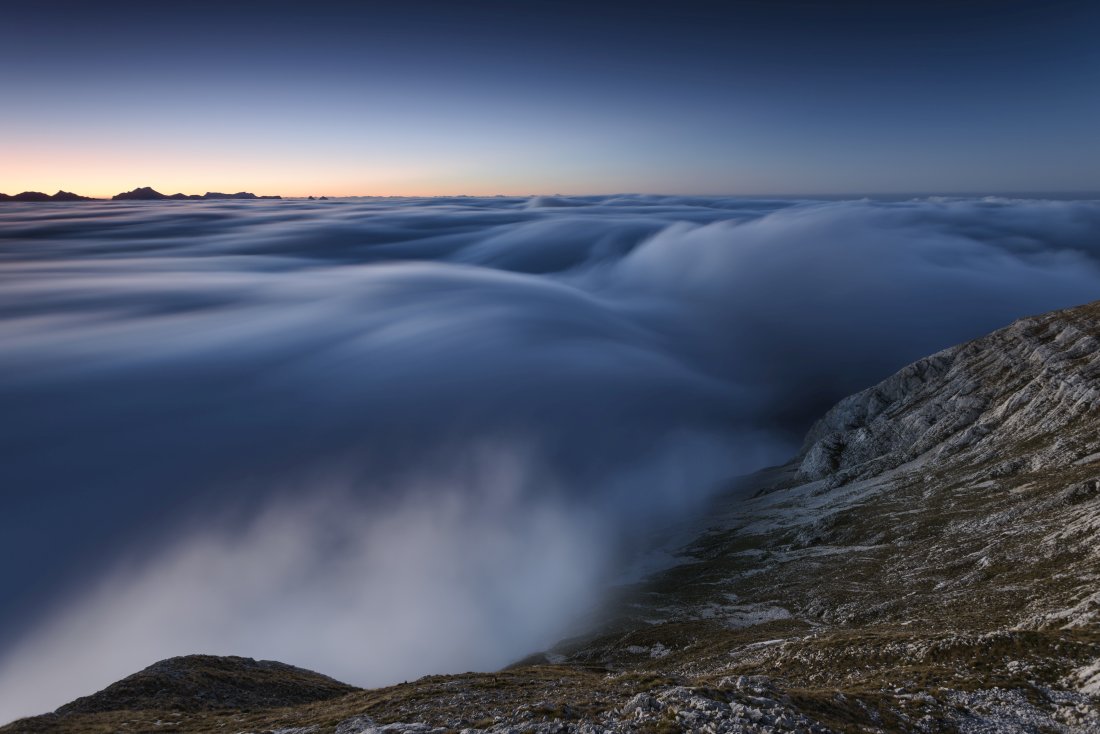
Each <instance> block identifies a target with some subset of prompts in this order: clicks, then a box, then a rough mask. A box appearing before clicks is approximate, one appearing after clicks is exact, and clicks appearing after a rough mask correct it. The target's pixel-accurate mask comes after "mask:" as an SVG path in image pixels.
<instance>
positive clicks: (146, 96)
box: [0, 0, 1100, 196]
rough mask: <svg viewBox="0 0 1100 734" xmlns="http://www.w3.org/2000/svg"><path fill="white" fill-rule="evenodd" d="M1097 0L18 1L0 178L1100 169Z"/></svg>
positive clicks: (671, 183)
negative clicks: (661, 1)
mask: <svg viewBox="0 0 1100 734" xmlns="http://www.w3.org/2000/svg"><path fill="white" fill-rule="evenodd" d="M1098 37H1100V3H1095V2H1059V1H1057V0H1045V1H1043V2H1024V1H1020V0H1000V1H998V2H988V1H985V0H978V1H977V2H966V3H960V2H921V3H917V2H912V3H901V2H898V3H894V2H890V3H884V2H835V3H832V2H792V1H787V0H769V1H765V0H760V1H759V2H713V3H711V2H695V1H693V0H684V1H678V2H676V3H669V4H667V5H656V4H654V5H652V6H647V5H645V4H640V3H633V2H629V3H628V2H622V3H590V2H583V3H581V2H577V3H573V2H534V1H529V2H479V3H444V2H416V1H410V2H402V3H392V2H386V3H379V2H356V3H340V2H328V3H322V4H318V3H309V2H301V1H300V0H299V1H298V2H293V3H283V2H264V3H255V4H249V3H232V4H228V3H227V4H213V3H205V2H184V3H175V4H164V3H147V2H142V3H125V2H94V3H88V2H68V1H66V0H61V1H59V2H51V3H21V4H18V5H12V6H6V7H5V8H4V13H3V22H2V23H0V63H2V64H3V68H4V69H5V73H4V74H3V76H2V77H0V111H2V115H0V132H2V135H0V191H3V192H6V193H17V192H19V191H22V190H42V191H47V192H53V191H55V190H57V189H59V188H64V189H67V190H72V191H77V192H80V193H84V194H89V195H96V196H106V195H111V194H114V193H117V192H118V191H122V190H127V189H130V188H133V187H135V186H139V185H151V186H153V187H155V188H157V189H159V190H162V191H164V192H166V193H171V192H176V191H184V192H189V193H190V192H198V193H201V192H203V191H207V190H229V191H237V190H250V191H255V192H257V193H261V194H283V195H287V196H295V195H306V194H327V195H330V196H333V195H335V196H340V195H374V194H378V195H388V194H398V195H405V194H425V195H431V194H443V193H467V194H495V193H510V194H526V193H554V192H561V193H594V192H610V191H636V192H664V193H730V194H763V193H772V194H795V193H820V194H844V193H892V192H943V193H946V192H998V191H1028V192H1053V191H1063V192H1068V191H1097V190H1100V136H1098V135H1097V134H1096V130H1098V129H1100V94H1098V93H1097V90H1098V89H1100V43H1097V41H1096V39H1097V38H1098Z"/></svg>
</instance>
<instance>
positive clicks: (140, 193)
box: [0, 186, 313, 202]
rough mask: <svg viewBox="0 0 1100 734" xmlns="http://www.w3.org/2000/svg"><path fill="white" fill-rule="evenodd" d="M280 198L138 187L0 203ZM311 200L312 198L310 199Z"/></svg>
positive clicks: (36, 194)
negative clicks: (165, 191) (109, 193)
mask: <svg viewBox="0 0 1100 734" xmlns="http://www.w3.org/2000/svg"><path fill="white" fill-rule="evenodd" d="M282 198H283V197H281V196H257V195H256V194H253V193H251V192H249V191H238V192H237V193H235V194H226V193H222V192H220V191H207V192H206V193H205V194H162V193H160V192H159V191H157V190H155V189H153V188H152V187H150V186H140V187H138V188H136V189H132V190H130V191H124V192H122V193H120V194H115V195H114V196H112V197H111V198H110V199H97V198H94V197H91V196H81V195H79V194H74V193H72V192H70V191H58V192H57V193H56V194H44V193H42V192H41V191H24V192H22V193H20V194H13V195H9V194H0V202H2V201H15V202H49V201H54V202H57V201H212V200H220V199H282ZM310 198H313V197H310Z"/></svg>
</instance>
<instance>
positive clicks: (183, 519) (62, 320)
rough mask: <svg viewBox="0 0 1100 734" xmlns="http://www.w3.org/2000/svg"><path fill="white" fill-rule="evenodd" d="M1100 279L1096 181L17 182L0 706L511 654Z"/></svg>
mask: <svg viewBox="0 0 1100 734" xmlns="http://www.w3.org/2000/svg"><path fill="white" fill-rule="evenodd" d="M1098 297H1100V205H1098V204H1097V203H1095V202H1072V201H1014V200H996V199H985V200H977V199H974V200H964V199H952V200H920V201H907V202H892V203H886V202H875V201H849V202H819V201H786V200H776V201H764V200H749V199H721V198H700V197H691V198H685V197H652V196H618V197H573V198H568V197H552V198H548V197H540V198H533V199H515V198H494V199H477V198H473V199H467V198H455V199H425V200H390V199H379V200H348V201H333V202H320V203H312V202H310V203H307V202H297V201H287V202H263V203H259V202H248V203H239V202H220V203H186V204H144V203H142V204H124V203H119V202H112V203H103V204H99V203H87V204H81V205H79V206H55V205H49V204H38V205H33V206H32V205H26V206H24V205H5V206H4V208H3V209H0V343H3V344H4V348H3V350H2V351H0V414H3V415H4V416H6V420H5V421H4V422H2V423H0V445H3V446H4V447H5V448H4V455H3V457H0V458H2V459H3V461H0V487H2V488H3V489H2V490H0V491H2V492H3V497H2V499H3V501H4V504H5V507H6V508H7V512H6V513H5V517H4V520H3V521H0V522H2V523H3V525H2V527H0V529H2V530H3V532H2V533H0V545H2V547H0V559H2V560H0V584H3V586H4V588H7V589H18V590H19V592H20V593H19V594H18V601H17V602H16V603H14V604H12V605H10V606H6V607H5V609H4V610H3V611H0V629H2V630H5V631H6V632H5V633H0V718H11V717H13V716H16V715H21V714H29V713H36V712H39V711H41V710H44V709H47V708H52V707H54V706H56V705H57V704H60V703H62V702H64V701H65V700H68V699H71V698H72V697H74V696H77V695H81V694H85V693H89V692H91V691H92V690H94V689H95V688H97V687H99V686H102V685H104V684H106V683H108V682H110V681H111V680H114V679H116V678H118V677H120V676H121V675H125V674H127V673H129V672H132V671H133V670H135V669H137V668H140V667H142V666H144V665H146V664H148V663H150V662H152V661H154V660H156V659H158V658H161V657H165V656H168V655H173V654H184V653H193V652H209V653H216V654H245V655H251V656H258V657H268V658H277V659H283V660H286V661H287V662H290V663H294V664H298V665H303V666H306V667H312V668H315V669H319V670H321V671H322V672H326V673H329V674H332V675H336V676H337V677H341V678H344V679H346V680H349V681H350V682H353V683H359V684H364V685H378V684H384V683H388V682H392V681H394V680H403V679H406V678H409V677H414V676H416V675H420V674H426V673H430V672H446V671H455V670H465V669H468V668H481V669H486V668H493V667H499V666H501V665H504V664H506V663H508V662H510V661H511V660H514V659H516V658H518V657H521V656H522V655H524V654H526V653H529V652H531V651H532V650H535V649H538V648H539V647H540V646H543V645H546V644H548V643H550V642H552V641H553V640H554V638H555V635H560V634H563V633H565V632H566V631H567V625H568V623H569V621H570V620H571V619H573V618H574V617H576V616H577V615H579V614H581V613H583V612H584V611H585V609H586V608H587V607H588V606H589V605H590V604H591V603H592V602H594V601H595V600H596V599H597V598H598V592H599V588H600V587H601V584H602V583H603V582H604V580H605V579H606V576H607V574H609V573H610V572H612V571H613V570H614V569H613V566H614V563H615V561H616V559H617V557H618V553H619V551H621V550H622V549H623V548H624V547H629V546H630V545H631V544H634V543H638V542H641V541H642V539H644V536H645V534H646V533H647V532H648V530H649V529H651V528H652V527H653V526H654V524H655V523H656V522H658V520H659V519H660V518H665V517H668V516H675V515H676V514H677V513H683V512H688V511H690V509H691V508H692V507H693V506H695V505H696V504H697V503H698V502H699V501H700V500H701V499H703V498H704V497H705V496H706V495H707V493H708V492H711V491H713V489H714V488H715V487H716V486H718V485H719V484H720V483H721V482H722V481H723V480H724V479H725V478H727V477H728V476H730V475H731V474H733V473H737V472H742V471H748V470H751V469H753V468H756V467H759V466H761V465H763V464H765V463H768V462H774V461H780V460H783V459H785V458H786V457H787V456H788V455H789V453H790V452H791V451H792V450H793V449H794V447H795V445H796V444H797V441H798V439H799V438H800V434H801V432H802V431H804V430H805V428H806V427H807V426H808V423H809V422H810V421H811V420H812V419H813V418H815V417H816V416H817V415H818V414H819V413H820V412H821V411H822V410H823V409H824V408H826V407H827V406H828V405H829V404H831V403H832V402H834V401H835V400H836V399H838V398H840V397H842V396H844V395H846V394H848V393H850V392H852V391H854V390H857V389H860V388H862V387H864V386H866V385H868V384H871V383H873V382H874V381H876V380H878V379H881V378H882V377H884V376H886V375H887V374H889V373H890V372H891V371H892V370H894V369H897V368H899V367H901V366H902V365H904V364H905V363H907V362H909V361H911V360H913V359H916V358H918V357H920V356H923V355H925V354H927V353H930V352H932V351H934V350H936V349H939V348H942V347H946V346H949V345H951V344H954V343H957V342H959V341H962V340H965V339H968V338H972V337H975V336H978V335H980V334H982V333H984V332H987V331H989V330H991V329H994V328H997V327H999V326H1001V325H1003V324H1005V323H1007V322H1008V321H1010V320H1012V319H1013V318H1016V317H1019V316H1022V315H1025V314H1029V313H1036V312H1041V311H1046V310H1049V309H1052V308H1058V307H1063V306H1068V305H1072V304H1075V303H1080V302H1084V301H1089V300H1093V299H1096V298H1098Z"/></svg>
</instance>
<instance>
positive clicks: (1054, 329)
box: [798, 305, 1100, 482]
mask: <svg viewBox="0 0 1100 734" xmlns="http://www.w3.org/2000/svg"><path fill="white" fill-rule="evenodd" d="M1098 312H1100V309H1098V308H1097V307H1096V306H1095V305H1093V306H1086V307H1082V308H1081V309H1074V310H1071V311H1064V312H1058V313H1056V314H1046V315H1044V316H1038V317H1034V318H1028V319H1022V320H1020V321H1017V322H1016V323H1014V324H1012V325H1011V326H1009V327H1007V328H1005V329H1001V330H1000V331H997V332H995V333H993V334H990V335H989V336H986V337H983V338H981V339H977V340H975V341H973V342H969V343H967V344H963V345H960V346H957V347H952V348H950V349H946V350H944V351H942V352H940V353H938V354H934V355H932V356H930V357H927V358H925V359H922V360H920V361H918V362H915V363H913V364H911V365H909V366H908V367H906V368H905V369H903V370H901V371H900V372H898V373H897V374H895V375H893V376H892V377H890V378H888V379H886V380H884V381H883V382H881V383H879V384H878V385H875V386H874V387H872V388H869V389H867V390H864V391H863V392H859V393H856V394H855V395H852V396H850V397H848V398H845V399H844V400H842V401H840V403H838V404H837V405H836V406H835V407H834V408H833V409H832V410H830V411H829V412H828V413H827V414H826V415H825V416H824V417H823V418H822V419H821V420H820V421H818V422H817V424H816V425H814V427H813V428H812V429H811V430H810V432H809V434H808V435H807V436H806V440H805V443H804V445H803V449H802V452H801V454H800V457H799V467H798V469H799V470H798V476H799V478H800V479H802V480H804V481H814V480H817V479H823V478H825V477H830V476H831V477H835V480H834V482H835V481H836V480H841V481H850V480H852V479H857V478H860V479H865V478H868V477H873V476H876V475H878V474H881V473H882V472H884V471H887V470H889V469H892V468H894V467H897V466H900V465H901V464H904V463H906V462H909V461H912V460H914V459H916V458H917V457H921V456H927V457H928V458H929V459H930V460H934V461H935V460H942V459H945V458H947V457H949V456H952V455H956V454H965V455H966V456H967V458H968V460H970V461H971V462H984V461H986V460H988V459H990V458H991V457H994V456H995V455H997V454H1006V453H1008V452H1006V449H1008V448H1010V447H1012V446H1019V445H1022V444H1026V443H1027V442H1029V441H1033V440H1035V439H1036V438H1038V437H1042V436H1050V435H1055V434H1057V433H1059V432H1061V431H1063V430H1066V429H1072V427H1073V426H1074V425H1075V424H1077V423H1079V422H1081V421H1083V420H1087V419H1088V418H1089V417H1090V415H1091V416H1092V417H1094V418H1095V416H1096V411H1097V406H1098V405H1100V381H1098V379H1097V378H1098V376H1100V342H1098V340H1097V334H1096V319H1097V317H1098ZM1072 451H1073V449H1072V448H1071V447H1070V446H1069V445H1068V444H1067V445H1063V446H1061V447H1059V448H1056V449H1053V450H1052V451H1049V452H1046V453H1043V454H1041V455H1034V456H1031V457H1029V460H1030V461H1034V462H1038V465H1036V466H1035V467H1034V468H1039V465H1041V464H1043V463H1050V462H1054V463H1057V462H1062V461H1066V460H1071V459H1072V457H1070V456H1069V454H1070V453H1072ZM1017 453H1019V452H1017Z"/></svg>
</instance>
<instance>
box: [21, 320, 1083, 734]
mask: <svg viewBox="0 0 1100 734" xmlns="http://www.w3.org/2000/svg"><path fill="white" fill-rule="evenodd" d="M705 516H706V520H705V524H704V525H703V526H701V527H699V528H698V529H697V532H696V533H695V535H696V540H695V541H694V542H692V543H691V544H689V545H688V546H687V547H685V548H682V549H680V551H679V561H680V562H679V564H678V565H676V566H675V567H672V568H668V569H666V570H664V571H662V572H660V573H657V574H655V575H653V576H652V577H650V578H649V579H647V580H646V581H645V582H644V583H640V584H637V585H634V586H630V587H624V588H621V589H620V590H619V593H618V594H617V596H616V598H615V599H614V601H613V602H612V603H611V605H610V607H609V609H608V610H607V614H606V615H605V619H606V620H607V621H605V623H604V624H603V625H602V626H601V627H600V628H599V629H598V630H596V631H595V632H593V633H592V634H590V635H588V636H586V637H584V638H579V639H575V640H570V641H567V642H563V643H561V644H560V645H558V646H557V647H556V648H555V649H553V650H550V651H548V652H546V653H542V654H539V655H536V656H533V657H532V658H530V659H528V660H526V661H524V662H523V663H522V664H519V665H517V666H515V667H513V668H511V669H509V670H506V671H502V672H500V673H496V674H479V675H474V674H470V675H464V676H433V677H429V678H425V679H422V680H420V681H416V682H413V683H409V684H404V685H401V686H394V687H391V688H387V689H380V690H374V691H358V690H354V691H349V692H347V693H344V694H342V695H337V697H333V698H327V697H326V698H323V699H322V698H321V697H318V698H317V699H314V700H310V701H308V702H303V701H302V700H301V699H293V700H292V699H290V698H286V699H282V700H279V701H278V702H279V703H281V704H282V706H281V707H273V706H271V700H270V699H254V700H253V699H249V700H247V701H242V702H239V704H236V705H232V706H230V707H228V708H218V707H214V708H209V707H208V708H202V709H201V710H199V709H196V708H194V707H193V706H189V705H188V704H187V701H190V700H192V699H193V698H194V696H196V695H197V693H195V692H194V691H193V690H192V689H191V688H186V689H180V691H177V693H171V694H164V695H163V696H162V697H161V698H160V699H159V700H158V698H157V695H159V694H156V695H152V697H151V698H150V697H149V696H146V695H138V697H137V698H134V697H133V696H132V695H131V694H130V693H126V694H125V695H123V694H122V693H120V692H112V689H111V688H109V689H107V690H106V691H104V692H103V693H101V694H98V698H97V697H92V699H82V700H97V701H100V702H101V703H98V704H96V705H94V706H90V707H89V706H88V705H78V704H80V702H76V703H74V704H72V705H70V707H63V708H62V709H60V710H59V711H58V712H57V713H56V714H52V715H49V716H47V717H39V718H36V719H27V720H24V721H21V722H16V723H15V724H13V725H10V726H9V727H6V728H5V729H3V730H2V731H234V732H242V731H255V732H259V731H282V732H285V733H287V734H289V733H290V732H318V733H327V732H336V733H337V734H358V733H359V732H368V731H372V730H373V731H395V732H396V731H406V732H428V731H434V732H444V731H462V730H473V731H490V732H497V733H502V732H521V731H530V732H559V731H561V732H566V731H568V732H592V733H594V732H603V731H619V732H674V731H708V732H768V731H784V732H786V731H794V732H824V731H852V732H855V731H883V732H886V731H890V732H892V731H918V732H937V731H966V732H1037V731H1043V732H1047V731H1049V732H1100V698H1098V697H1100V303H1097V304H1091V305H1088V306H1083V307H1079V308H1076V309H1070V310H1067V311H1061V312H1056V313H1052V314H1046V315H1043V316H1039V317H1035V318H1030V319H1024V320H1021V321H1019V322H1017V323H1015V324H1013V325H1011V326H1009V327H1007V328H1005V329H1002V330H1000V331H997V332H995V333H993V334H991V335H989V336H987V337H984V338H982V339H978V340H976V341H973V342H970V343H968V344H964V345H961V346H958V347H954V348H952V349H948V350H945V351H943V352H940V353H939V354H935V355H932V356H930V357H928V358H926V359H923V360H920V361H919V362H917V363H915V364H913V365H910V366H909V367H906V368H905V369H903V370H901V371H900V372H898V373H897V374H896V375H894V376H892V377H890V378H888V379H887V380H885V381H883V382H882V383H880V384H879V385H876V386H875V387H873V388H870V389H868V390H865V391H863V392H861V393H858V394H856V395H853V396H851V397H849V398H847V399H845V400H843V401H841V402H840V403H839V404H838V405H837V406H836V407H834V408H833V409H832V410H831V411H829V413H828V414H827V415H826V416H824V417H823V418H822V420H821V421H819V422H818V423H817V425H815V426H814V427H813V429H812V430H811V431H810V432H809V434H808V436H807V438H806V441H805V444H804V447H803V449H802V451H801V452H800V454H799V456H798V457H796V458H795V459H794V460H793V461H792V462H791V463H789V464H788V465H786V466H783V467H777V468H775V469H771V470H768V471H765V472H761V473H760V474H758V475H755V476H753V477H749V478H746V479H745V480H743V481H741V482H738V483H737V484H736V485H735V486H732V487H731V488H730V490H729V492H728V493H727V494H726V495H725V496H723V497H720V498H718V499H717V500H716V501H715V504H714V507H713V508H711V511H710V512H708V513H706V515H705ZM154 667H155V666H154ZM234 675H237V676H240V677H241V678H242V679H243V680H245V681H251V680H254V679H255V675H256V673H255V671H253V670H251V669H248V668H240V669H237V671H236V672H235V673H234ZM323 680H327V679H323ZM123 683H125V681H124V682H123ZM331 684H332V682H329V683H328V684H326V685H331ZM119 685H122V684H121V683H120V684H116V686H119ZM173 685H174V684H173ZM112 688H114V687H112ZM322 688H323V690H325V691H326V692H332V693H334V694H336V693H337V689H331V691H330V689H329V688H325V687H324V686H322ZM123 690H130V689H128V688H125V687H124V689H123ZM181 692H182V696H181V695H180V694H181ZM139 693H140V691H139ZM103 701H114V702H115V703H114V704H113V705H111V706H108V707H104V706H103V704H102V702H103ZM150 701H152V702H155V703H156V705H155V706H154V705H151V704H150ZM169 703H170V704H171V705H169Z"/></svg>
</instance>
